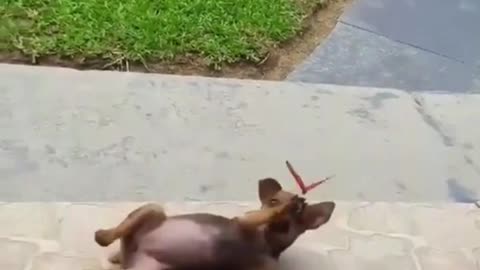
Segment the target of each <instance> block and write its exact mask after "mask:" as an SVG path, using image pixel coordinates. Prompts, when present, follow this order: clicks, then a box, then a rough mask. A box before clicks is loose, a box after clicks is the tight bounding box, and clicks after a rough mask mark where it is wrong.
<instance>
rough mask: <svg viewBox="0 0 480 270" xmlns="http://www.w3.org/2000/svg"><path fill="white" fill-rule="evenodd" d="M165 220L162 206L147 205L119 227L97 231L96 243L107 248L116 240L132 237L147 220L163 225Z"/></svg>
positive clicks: (132, 213)
mask: <svg viewBox="0 0 480 270" xmlns="http://www.w3.org/2000/svg"><path fill="white" fill-rule="evenodd" d="M165 219H167V215H166V214H165V211H164V210H163V208H162V207H161V206H160V205H158V204H146V205H144V206H141V207H139V208H137V209H136V210H134V211H133V212H131V213H130V214H129V215H128V216H127V218H125V219H124V220H123V221H122V222H121V223H120V224H119V225H118V226H116V227H113V228H110V229H104V230H98V231H96V232H95V242H97V244H99V245H100V246H102V247H106V246H109V245H110V244H112V243H113V242H114V241H115V240H117V239H119V238H122V237H126V236H128V235H130V234H131V233H132V232H134V231H135V230H136V229H137V228H139V226H141V225H142V224H143V222H145V221H146V220H154V221H155V222H158V223H159V224H161V223H162V222H163V221H165Z"/></svg>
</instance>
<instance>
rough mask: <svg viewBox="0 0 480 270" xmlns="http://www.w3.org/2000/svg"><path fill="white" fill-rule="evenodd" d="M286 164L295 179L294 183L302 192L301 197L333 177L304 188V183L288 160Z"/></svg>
mask: <svg viewBox="0 0 480 270" xmlns="http://www.w3.org/2000/svg"><path fill="white" fill-rule="evenodd" d="M286 163H287V168H288V170H289V171H290V173H291V174H292V176H293V178H295V181H296V182H297V184H298V186H299V187H300V189H301V190H302V194H303V195H305V194H307V192H309V191H310V190H312V189H314V188H316V187H317V186H319V185H321V184H323V183H325V182H326V181H328V180H329V179H331V178H332V177H333V176H329V177H326V178H324V179H322V180H319V181H317V182H313V183H311V184H310V185H308V186H305V183H304V182H303V179H302V177H301V176H300V175H299V174H298V173H297V172H296V171H295V170H294V169H293V167H292V165H291V164H290V162H288V160H287V162H286Z"/></svg>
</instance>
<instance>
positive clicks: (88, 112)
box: [0, 64, 480, 202]
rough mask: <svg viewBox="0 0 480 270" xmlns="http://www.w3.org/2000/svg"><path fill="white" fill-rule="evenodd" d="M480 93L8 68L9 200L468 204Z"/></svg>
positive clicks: (474, 179)
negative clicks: (278, 196) (284, 191)
mask: <svg viewBox="0 0 480 270" xmlns="http://www.w3.org/2000/svg"><path fill="white" fill-rule="evenodd" d="M479 110H480V95H478V94H448V95H447V94H444V93H436V92H428V93H414V94H412V93H408V92H405V91H401V90H394V89H378V88H360V87H342V86H335V85H313V84H305V83H296V82H268V81H249V80H232V79H213V78H201V77H181V76H171V75H154V74H137V73H115V72H101V71H86V72H80V71H75V70H70V69H62V68H48V67H31V66H16V65H5V64H2V65H0V130H1V132H0V200H3V201H32V200H34V201H54V200H55V201H118V200H121V201H125V200H129V201H134V200H142V201H145V200H174V201H175V200H178V201H180V200H181V201H183V200H206V201H212V200H252V199H255V198H256V181H257V180H258V179H259V178H261V177H267V176H271V177H276V178H278V179H279V180H280V181H281V182H282V183H283V184H284V185H285V186H286V187H287V188H289V189H296V187H295V185H294V183H293V180H292V178H291V177H290V175H289V174H288V172H287V170H286V168H285V165H284V161H285V160H287V159H288V160H290V161H291V162H292V163H293V165H294V166H296V167H297V169H298V170H299V171H300V172H301V173H302V174H303V175H304V177H305V178H306V179H318V178H323V177H325V176H328V175H332V174H335V175H336V177H335V178H334V179H333V180H332V181H331V182H329V183H328V184H326V185H324V186H322V187H321V188H319V189H318V190H315V191H314V192H312V194H310V195H309V196H310V197H311V198H316V199H335V200H367V201H458V202H471V201H473V200H475V199H476V198H477V194H478V192H479V191H480V182H479V181H478V179H479V177H480V151H479V149H480V129H478V128H476V123H480V113H479V112H480V111H479Z"/></svg>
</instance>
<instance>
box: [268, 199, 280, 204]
mask: <svg viewBox="0 0 480 270" xmlns="http://www.w3.org/2000/svg"><path fill="white" fill-rule="evenodd" d="M278 202H279V201H278V200H277V199H275V198H272V199H270V204H271V205H275V204H277V203H278Z"/></svg>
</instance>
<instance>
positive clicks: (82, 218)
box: [0, 202, 480, 270]
mask: <svg viewBox="0 0 480 270" xmlns="http://www.w3.org/2000/svg"><path fill="white" fill-rule="evenodd" d="M139 204H140V203H0V250H1V251H2V252H0V269H2V270H3V269H8V270H66V269H69V270H101V269H112V266H110V265H109V264H108V263H107V262H106V257H107V255H108V253H109V252H112V250H113V249H114V248H118V246H115V245H114V246H113V247H112V248H109V249H102V248H100V247H97V246H96V245H95V243H94V241H93V232H94V231H95V230H96V229H98V228H100V227H104V226H112V225H115V224H116V223H117V222H119V221H120V220H121V219H122V218H123V217H124V216H125V215H126V214H127V213H128V212H129V211H131V210H132V209H134V208H135V207H136V206H138V205H139ZM164 205H165V208H166V210H167V212H169V213H175V214H177V213H186V212H198V211H207V212H214V213H219V214H223V215H226V216H232V215H236V214H239V213H242V212H244V211H246V210H250V209H253V208H255V207H256V206H257V205H256V203H237V202H215V203H166V204H164ZM479 213H480V209H478V208H477V207H476V206H475V205H470V204H404V203H348V202H339V203H337V209H336V211H335V213H334V217H333V218H332V220H331V222H330V223H329V224H327V225H325V226H324V227H321V228H320V229H318V230H317V231H315V232H310V233H308V234H305V235H303V236H302V237H301V238H300V239H299V240H298V241H297V242H296V243H295V245H294V246H293V247H292V248H291V249H290V250H288V252H287V253H285V254H284V255H283V257H282V258H281V267H280V268H281V269H305V270H308V269H312V270H313V269H324V270H385V269H389V270H397V269H398V270H410V269H412V270H414V269H415V270H420V269H421V270H453V269H461V270H480V215H479Z"/></svg>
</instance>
